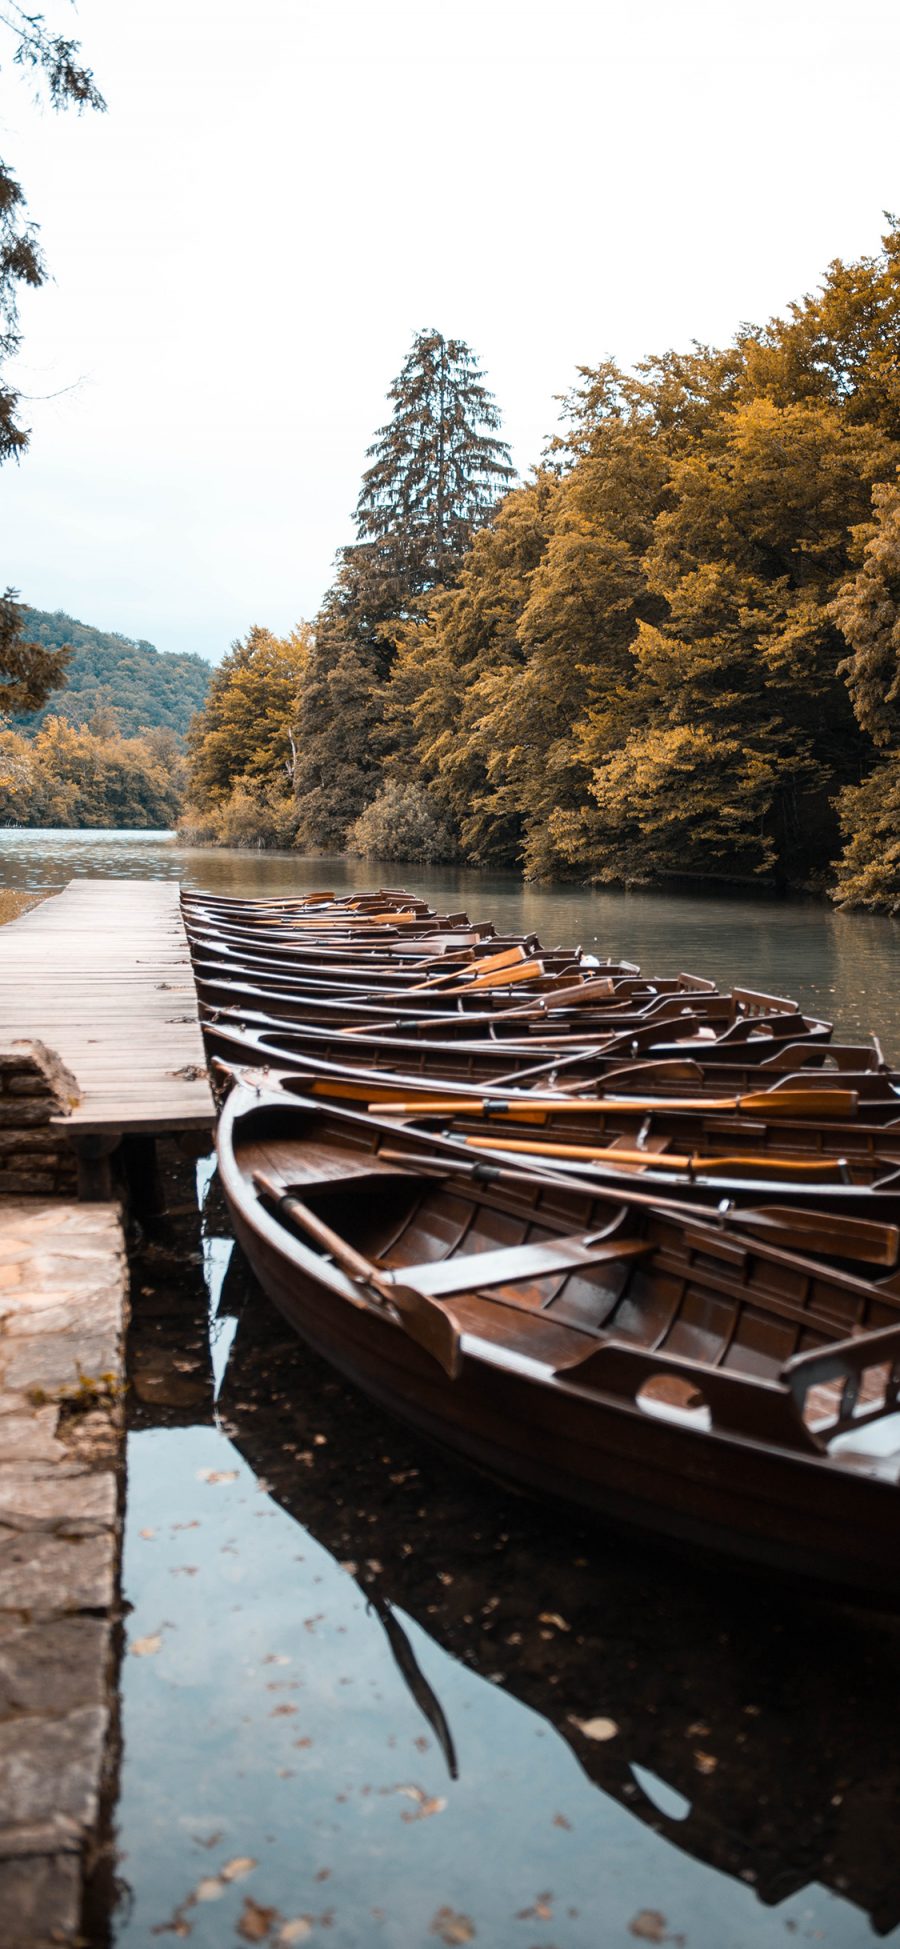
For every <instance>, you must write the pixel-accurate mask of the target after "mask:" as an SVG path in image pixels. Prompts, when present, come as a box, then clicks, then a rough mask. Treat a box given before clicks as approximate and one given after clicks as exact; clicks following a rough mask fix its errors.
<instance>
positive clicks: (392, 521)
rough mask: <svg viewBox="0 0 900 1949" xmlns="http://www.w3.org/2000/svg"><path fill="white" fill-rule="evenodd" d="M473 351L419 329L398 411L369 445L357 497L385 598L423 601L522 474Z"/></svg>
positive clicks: (404, 608) (361, 529) (404, 609)
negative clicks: (504, 438) (501, 437)
mask: <svg viewBox="0 0 900 1949" xmlns="http://www.w3.org/2000/svg"><path fill="white" fill-rule="evenodd" d="M483 376H484V375H483V373H482V372H481V371H480V370H479V368H478V366H477V364H476V362H475V356H474V353H472V352H471V351H470V349H469V347H468V345H464V344H463V342H462V340H461V339H458V338H449V339H448V338H444V336H443V333H442V332H436V331H427V332H417V333H416V336H415V338H414V339H413V342H412V346H411V348H410V351H409V354H408V356H407V358H406V361H405V363H404V366H403V370H402V372H401V373H400V375H399V377H398V378H397V379H395V380H394V383H393V385H392V386H391V389H390V391H389V393H388V399H389V400H391V401H392V402H393V412H392V414H391V418H390V419H389V420H388V422H387V423H386V425H384V426H382V427H379V429H378V432H377V434H376V436H375V439H374V441H373V443H372V445H371V447H370V448H369V450H368V455H367V458H368V459H369V460H371V462H372V465H371V466H370V467H369V468H368V469H367V470H366V472H365V474H364V475H363V479H362V487H361V489H360V494H359V500H358V501H357V504H356V523H357V530H358V537H359V539H358V544H357V549H356V550H355V551H354V552H355V553H358V554H361V556H362V558H363V561H365V562H366V563H367V565H368V567H369V575H370V580H371V582H372V584H373V593H375V591H376V590H377V589H378V585H379V584H383V587H382V588H381V589H380V590H379V591H378V596H380V600H379V599H378V596H376V605H377V607H378V608H384V607H385V603H386V606H387V609H388V613H389V614H390V615H391V616H392V617H397V618H400V617H405V616H408V615H410V614H412V613H416V612H418V611H420V610H421V604H422V598H423V597H424V596H426V595H427V594H428V593H429V591H430V590H431V589H434V588H440V587H443V586H444V585H445V584H446V583H447V582H449V581H451V580H452V579H453V576H454V574H455V571H456V569H457V568H458V566H459V563H460V561H461V560H462V557H463V556H464V554H465V552H466V549H467V548H468V546H469V543H470V541H471V539H472V536H473V534H474V533H475V530H476V529H477V528H479V527H482V526H483V524H484V522H485V521H486V519H487V517H488V515H489V514H490V512H491V509H492V508H493V506H494V504H495V502H496V501H497V500H498V498H499V496H500V495H501V493H502V492H503V491H504V490H505V488H506V487H507V486H508V484H509V482H510V481H511V480H512V478H513V474H514V471H515V470H514V468H513V466H512V463H511V461H510V456H509V448H508V447H507V446H506V445H505V443H504V442H503V441H502V440H499V439H498V438H497V437H496V436H497V432H498V429H499V426H500V414H499V412H498V410H497V407H496V405H495V404H494V400H493V396H492V394H491V393H489V392H488V391H487V390H486V388H485V387H484V386H483V385H482V383H481V382H482V379H483Z"/></svg>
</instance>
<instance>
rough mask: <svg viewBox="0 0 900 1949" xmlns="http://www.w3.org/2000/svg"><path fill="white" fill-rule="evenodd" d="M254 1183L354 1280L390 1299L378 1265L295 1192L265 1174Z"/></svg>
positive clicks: (256, 1173)
mask: <svg viewBox="0 0 900 1949" xmlns="http://www.w3.org/2000/svg"><path fill="white" fill-rule="evenodd" d="M253 1183H254V1186H255V1188H256V1190H257V1191H259V1192H261V1193H262V1196H263V1197H264V1198H267V1199H268V1201H269V1203H270V1204H273V1205H276V1206H277V1207H278V1208H279V1209H280V1210H282V1211H286V1212H287V1213H288V1215H289V1216H290V1217H291V1218H293V1219H295V1220H296V1222H297V1224H298V1225H301V1226H302V1228H303V1230H304V1231H305V1232H308V1233H309V1235H310V1238H314V1239H315V1240H316V1241H317V1243H318V1244H319V1245H321V1246H323V1247H324V1249H325V1251H326V1252H330V1253H331V1256H332V1258H333V1259H334V1260H335V1262H336V1264H337V1265H339V1266H342V1267H343V1270H344V1271H345V1272H348V1273H349V1274H350V1276H351V1278H352V1279H362V1280H364V1281H365V1283H366V1285H368V1286H371V1287H373V1289H374V1291H375V1292H376V1293H377V1294H378V1297H379V1299H380V1300H382V1301H384V1300H385V1299H386V1298H387V1296H388V1291H389V1282H388V1281H387V1280H385V1279H384V1277H383V1275H382V1274H381V1273H379V1271H378V1268H377V1266H374V1265H373V1264H372V1262H371V1260H370V1259H366V1258H364V1256H363V1254H362V1253H361V1252H357V1250H356V1248H355V1246H353V1245H349V1244H348V1242H347V1240H346V1239H345V1238H341V1235H340V1233H339V1232H334V1231H332V1229H331V1226H330V1225H326V1223H325V1220H324V1218H320V1217H319V1215H318V1212H315V1211H311V1210H310V1208H309V1205H306V1204H304V1202H303V1200H302V1198H298V1197H297V1195H296V1193H295V1192H293V1191H283V1190H282V1188H281V1186H280V1185H278V1184H276V1183H275V1180H274V1178H270V1177H267V1176H266V1173H265V1171H254V1173H253Z"/></svg>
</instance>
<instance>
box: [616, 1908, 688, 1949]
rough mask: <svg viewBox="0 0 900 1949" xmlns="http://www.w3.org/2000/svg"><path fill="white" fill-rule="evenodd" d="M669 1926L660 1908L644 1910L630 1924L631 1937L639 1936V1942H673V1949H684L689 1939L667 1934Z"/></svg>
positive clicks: (639, 1911) (640, 1910)
mask: <svg viewBox="0 0 900 1949" xmlns="http://www.w3.org/2000/svg"><path fill="white" fill-rule="evenodd" d="M667 1929H668V1925H667V1922H666V1918H665V1916H664V1915H661V1914H660V1912H659V1909H658V1908H642V1909H639V1910H638V1913H637V1915H633V1916H632V1918H631V1921H630V1922H629V1924H628V1933H629V1935H633V1936H637V1939H638V1941H639V1942H671V1944H672V1945H673V1949H684V1945H685V1943H686V1941H687V1937H686V1936H683V1935H671V1934H669V1933H667Z"/></svg>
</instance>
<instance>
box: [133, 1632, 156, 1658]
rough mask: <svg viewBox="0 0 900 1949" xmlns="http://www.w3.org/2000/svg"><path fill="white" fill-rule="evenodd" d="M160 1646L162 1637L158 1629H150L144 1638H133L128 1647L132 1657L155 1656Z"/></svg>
mask: <svg viewBox="0 0 900 1949" xmlns="http://www.w3.org/2000/svg"><path fill="white" fill-rule="evenodd" d="M161 1648H162V1637H161V1635H160V1633H159V1632H158V1631H152V1632H151V1633H150V1635H149V1636H148V1637H146V1638H134V1639H133V1640H132V1642H131V1644H130V1645H129V1647H128V1649H129V1651H130V1652H131V1656H132V1658H155V1657H156V1654H157V1652H158V1651H159V1650H160V1649H161Z"/></svg>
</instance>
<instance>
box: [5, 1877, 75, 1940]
mask: <svg viewBox="0 0 900 1949" xmlns="http://www.w3.org/2000/svg"><path fill="white" fill-rule="evenodd" d="M80 1920H81V1863H80V1861H79V1860H78V1859H77V1857H76V1856H75V1855H71V1854H70V1855H45V1856H36V1857H30V1858H25V1859H20V1860H11V1861H0V1942H2V1943H3V1949H50V1946H51V1945H55V1949H59V1944H60V1943H70V1942H71V1943H74V1942H75V1941H76V1940H77V1938H78V1935H79V1923H80Z"/></svg>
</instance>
